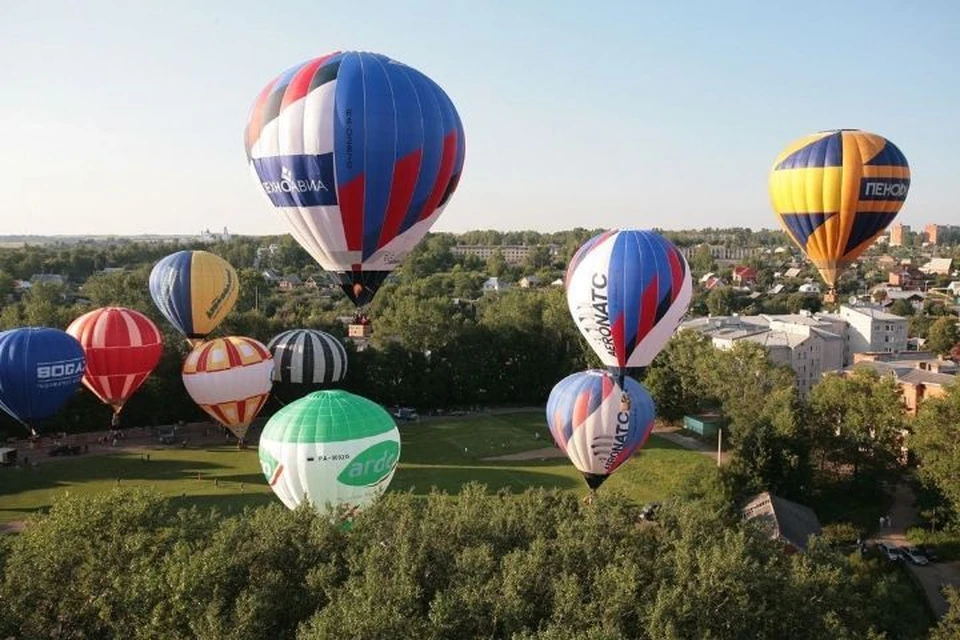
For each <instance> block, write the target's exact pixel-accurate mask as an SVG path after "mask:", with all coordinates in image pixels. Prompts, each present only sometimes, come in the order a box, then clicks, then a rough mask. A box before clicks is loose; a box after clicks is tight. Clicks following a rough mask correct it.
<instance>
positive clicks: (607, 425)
mask: <svg viewBox="0 0 960 640" xmlns="http://www.w3.org/2000/svg"><path fill="white" fill-rule="evenodd" d="M655 415H656V407H655V406H654V403H653V398H651V397H650V394H649V393H647V390H646V389H644V388H643V385H641V384H640V383H639V382H637V381H636V380H634V379H633V378H629V377H627V378H624V380H623V386H622V387H620V386H618V384H617V381H616V380H615V379H614V376H613V375H612V374H611V373H610V372H608V371H602V370H600V369H590V370H588V371H582V372H580V373H574V374H573V375H570V376H567V377H566V378H564V379H563V380H561V381H560V382H558V383H557V384H556V386H555V387H554V388H553V390H552V391H551V392H550V398H549V399H548V400H547V424H548V425H549V426H550V434H551V435H552V436H553V439H554V441H555V442H556V443H557V446H558V447H560V448H561V449H562V450H563V452H564V453H566V454H567V457H568V458H570V462H572V463H573V466H575V467H576V468H577V469H578V470H579V471H580V472H581V473H583V476H584V478H585V479H586V481H587V485H588V486H589V487H590V488H591V489H596V488H597V487H599V486H600V485H601V484H602V483H603V481H604V480H606V479H607V478H608V477H609V476H610V474H611V473H613V472H614V471H616V470H617V467H619V466H620V465H621V464H623V463H624V462H626V461H627V460H629V459H630V456H632V455H633V454H634V452H635V451H636V450H637V449H639V448H641V447H642V446H643V445H644V444H646V442H647V438H649V437H650V433H651V432H652V431H653V418H654V416H655Z"/></svg>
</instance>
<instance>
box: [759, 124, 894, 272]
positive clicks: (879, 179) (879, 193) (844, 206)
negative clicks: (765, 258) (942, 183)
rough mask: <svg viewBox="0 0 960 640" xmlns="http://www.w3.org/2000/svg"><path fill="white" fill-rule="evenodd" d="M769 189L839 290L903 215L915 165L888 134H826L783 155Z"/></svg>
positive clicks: (790, 228) (791, 230)
mask: <svg viewBox="0 0 960 640" xmlns="http://www.w3.org/2000/svg"><path fill="white" fill-rule="evenodd" d="M769 187H770V202H771V204H772V205H773V210H774V211H775V212H776V215H777V218H778V219H779V220H780V224H781V225H782V226H783V228H784V230H785V231H786V232H787V233H788V234H789V235H790V237H791V238H792V239H793V241H794V242H795V243H796V244H797V246H798V247H800V249H801V250H802V251H803V252H804V253H805V254H806V255H807V257H808V258H809V259H810V261H811V262H812V263H813V264H814V266H815V267H816V268H817V269H818V270H819V271H820V275H821V276H822V277H823V280H824V282H826V284H827V285H828V286H829V287H830V289H831V290H832V289H834V288H835V286H836V284H837V280H839V278H840V276H841V275H842V273H843V271H844V269H846V268H847V267H848V266H850V264H851V263H852V262H854V261H855V260H856V259H857V258H858V257H859V256H860V254H862V253H863V252H864V251H866V250H867V249H868V248H869V247H870V245H871V243H872V242H873V240H874V239H875V238H876V237H877V236H878V235H880V234H881V233H883V231H884V229H886V228H887V225H889V224H890V222H892V221H893V219H894V218H895V217H896V215H897V213H898V212H899V211H900V208H901V207H902V206H903V202H904V200H906V198H907V192H908V191H909V189H910V167H909V165H908V164H907V159H906V157H904V155H903V153H902V152H901V151H900V149H898V148H897V146H896V145H895V144H893V143H892V142H890V141H889V140H887V139H886V138H884V137H883V136H879V135H877V134H875V133H868V132H866V131H859V130H856V129H838V130H833V131H821V132H820V133H815V134H813V135H809V136H806V137H804V138H800V139H799V140H796V141H794V142H793V143H792V144H791V145H790V146H788V147H787V148H786V149H784V151H783V152H782V153H781V154H780V155H779V156H777V159H776V160H775V161H774V163H773V169H772V170H771V171H770V183H769Z"/></svg>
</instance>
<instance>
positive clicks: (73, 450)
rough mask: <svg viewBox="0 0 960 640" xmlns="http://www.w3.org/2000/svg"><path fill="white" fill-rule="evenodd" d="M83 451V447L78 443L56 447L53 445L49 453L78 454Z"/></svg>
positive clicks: (60, 454)
mask: <svg viewBox="0 0 960 640" xmlns="http://www.w3.org/2000/svg"><path fill="white" fill-rule="evenodd" d="M82 451H83V447H81V446H80V445H78V444H61V445H57V446H56V447H51V448H50V450H49V451H47V455H50V456H78V455H80V453H81V452H82Z"/></svg>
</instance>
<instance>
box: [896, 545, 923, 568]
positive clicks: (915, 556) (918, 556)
mask: <svg viewBox="0 0 960 640" xmlns="http://www.w3.org/2000/svg"><path fill="white" fill-rule="evenodd" d="M900 553H902V554H903V557H904V558H906V559H907V560H909V561H910V562H912V563H913V564H915V565H917V566H920V567H922V566H924V565H928V564H930V561H929V560H928V559H927V557H926V556H925V555H923V554H922V553H921V552H920V550H919V549H917V548H916V547H900Z"/></svg>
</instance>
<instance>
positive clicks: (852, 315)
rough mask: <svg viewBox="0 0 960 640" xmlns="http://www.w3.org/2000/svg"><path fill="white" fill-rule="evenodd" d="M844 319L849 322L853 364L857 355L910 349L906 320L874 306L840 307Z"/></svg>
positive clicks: (849, 350) (849, 351) (847, 358)
mask: <svg viewBox="0 0 960 640" xmlns="http://www.w3.org/2000/svg"><path fill="white" fill-rule="evenodd" d="M839 315H840V317H841V318H843V319H844V320H846V321H847V325H848V329H847V345H848V356H847V357H846V358H845V360H846V363H847V364H849V363H850V361H851V359H852V357H853V356H852V354H854V353H864V352H881V353H891V352H895V351H906V350H907V325H908V320H907V319H906V318H904V317H901V316H898V315H894V314H892V313H888V312H886V311H884V310H883V309H882V308H880V307H877V306H873V305H860V306H849V305H845V304H844V305H841V306H840V314H839Z"/></svg>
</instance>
